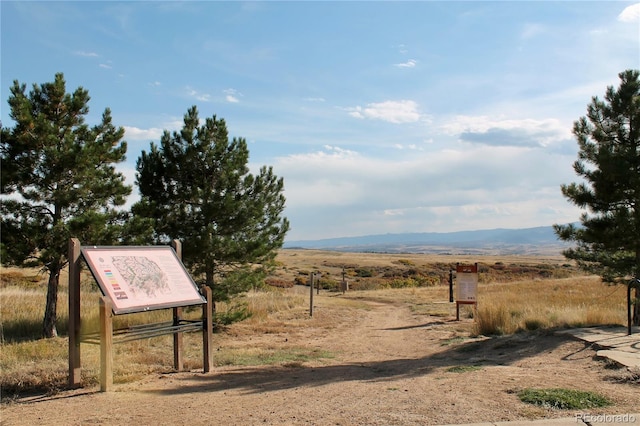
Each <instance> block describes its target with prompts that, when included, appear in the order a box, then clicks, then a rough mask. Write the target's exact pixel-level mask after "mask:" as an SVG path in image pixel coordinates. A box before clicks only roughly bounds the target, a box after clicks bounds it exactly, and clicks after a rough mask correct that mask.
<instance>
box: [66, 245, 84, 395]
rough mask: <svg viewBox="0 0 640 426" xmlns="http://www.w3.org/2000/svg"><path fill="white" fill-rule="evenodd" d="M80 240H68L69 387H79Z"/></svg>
mask: <svg viewBox="0 0 640 426" xmlns="http://www.w3.org/2000/svg"><path fill="white" fill-rule="evenodd" d="M80 380H81V364H80V240H78V239H77V238H71V239H70V240H69V387H71V388H77V387H80Z"/></svg>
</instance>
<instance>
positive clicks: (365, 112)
mask: <svg viewBox="0 0 640 426" xmlns="http://www.w3.org/2000/svg"><path fill="white" fill-rule="evenodd" d="M347 110H348V111H349V115H351V116H352V117H355V118H361V119H365V118H368V119H372V120H382V121H387V122H389V123H394V124H401V123H415V122H416V121H419V120H420V118H421V115H420V112H419V111H418V104H417V103H416V102H415V101H411V100H401V101H384V102H378V103H371V104H367V106H365V107H361V106H356V107H353V108H348V109H347Z"/></svg>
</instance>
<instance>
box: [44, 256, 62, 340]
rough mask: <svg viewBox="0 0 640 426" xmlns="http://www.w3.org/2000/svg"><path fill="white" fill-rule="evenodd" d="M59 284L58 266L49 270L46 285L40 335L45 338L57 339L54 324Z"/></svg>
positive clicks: (56, 313) (56, 314)
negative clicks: (45, 300)
mask: <svg viewBox="0 0 640 426" xmlns="http://www.w3.org/2000/svg"><path fill="white" fill-rule="evenodd" d="M59 283H60V266H59V265H57V264H56V265H55V266H52V267H51V269H50V270H49V284H48V285H47V306H46V308H45V310H44V321H43V324H42V334H43V336H44V337H46V338H50V337H58V330H57V329H56V322H57V321H58V284H59Z"/></svg>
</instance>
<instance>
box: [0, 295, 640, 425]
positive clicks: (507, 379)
mask: <svg viewBox="0 0 640 426" xmlns="http://www.w3.org/2000/svg"><path fill="white" fill-rule="evenodd" d="M325 297H329V296H325ZM363 303H366V304H367V305H368V307H367V308H366V309H342V310H332V309H330V308H325V307H323V299H322V297H319V298H318V308H317V309H316V311H315V312H316V313H315V315H314V319H313V321H308V324H307V325H306V326H296V327H292V328H291V330H286V331H281V332H276V333H264V334H260V335H256V334H255V333H254V334H251V333H247V332H238V333H236V334H235V336H234V337H233V342H234V343H233V344H235V345H243V344H246V345H270V347H278V348H286V347H292V348H294V347H295V348H302V347H303V348H308V349H317V350H322V351H327V352H328V353H332V354H334V356H333V357H332V358H324V359H320V360H314V361H309V362H304V363H290V364H284V365H278V366H258V367H218V368H215V369H214V370H213V371H212V372H211V373H209V374H203V373H201V372H198V371H193V372H183V373H169V374H161V375H158V374H153V375H150V376H148V377H146V378H145V379H144V380H142V381H139V382H135V383H127V384H118V385H115V391H114V392H109V393H100V392H98V389H96V388H92V389H80V390H75V391H66V392H62V393H59V394H57V395H54V396H45V397H35V398H34V397H31V398H27V399H24V400H21V401H16V402H12V403H10V404H3V405H2V407H1V410H2V411H1V413H0V418H1V419H2V420H1V424H2V425H6V426H9V425H36V424H38V425H43V424H45V425H54V424H55V425H89V424H104V425H125V424H126V425H131V424H135V425H157V424H171V425H190V426H193V425H257V424H268V425H304V424H309V425H365V424H366V425H430V424H431V425H435V424H451V423H471V422H480V421H504V420H516V419H539V418H544V417H571V416H573V415H574V414H576V413H577V412H575V411H557V410H556V411H554V410H550V409H545V408H541V407H536V406H531V405H528V404H524V403H522V402H520V400H519V399H518V397H517V391H518V390H520V389H523V388H528V387H538V388H550V387H564V388H570V389H579V390H588V391H596V392H599V393H601V394H604V395H605V396H607V397H608V398H610V399H612V400H613V401H614V402H615V405H614V406H612V407H610V408H606V409H597V410H593V411H592V412H591V413H592V414H597V413H628V412H635V411H637V409H638V407H639V406H640V388H639V387H638V385H637V384H633V383H630V382H621V380H622V379H623V378H624V372H622V371H619V370H615V369H611V368H607V366H606V365H605V364H604V363H603V362H601V361H596V360H594V359H593V357H594V355H595V352H594V351H593V350H592V349H590V348H588V347H585V345H584V344H583V343H582V342H578V341H575V340H571V338H569V337H566V336H564V337H561V336H555V335H543V336H540V335H536V336H533V335H529V334H522V335H515V336H510V337H502V338H491V339H488V338H481V339H471V338H468V337H464V336H465V335H466V332H465V329H468V327H467V326H468V324H467V325H466V326H465V324H464V321H467V322H468V321H471V320H464V321H463V323H462V324H461V323H459V322H455V321H454V318H451V317H432V316H428V315H415V314H414V313H413V312H412V311H411V310H410V309H409V308H408V307H407V306H402V305H397V304H385V303H380V302H372V301H368V302H367V301H363ZM245 327H246V326H245ZM285 329H286V327H285ZM245 331H246V330H245Z"/></svg>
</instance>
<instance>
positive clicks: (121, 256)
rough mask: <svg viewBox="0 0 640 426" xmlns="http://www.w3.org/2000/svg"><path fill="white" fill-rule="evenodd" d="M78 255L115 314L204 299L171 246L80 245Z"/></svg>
mask: <svg viewBox="0 0 640 426" xmlns="http://www.w3.org/2000/svg"><path fill="white" fill-rule="evenodd" d="M82 256H83V257H84V258H85V260H86V261H87V264H88V265H89V269H91V272H92V274H93V276H94V277H95V279H96V281H97V282H98V285H99V287H100V290H102V293H103V294H104V295H105V296H108V297H109V298H110V299H111V303H112V305H113V312H114V313H115V314H121V313H129V312H140V311H147V310H151V309H164V308H171V307H176V306H186V305H196V304H203V303H205V299H204V298H203V297H202V295H201V294H200V293H199V292H198V289H197V286H196V284H195V283H194V282H193V280H192V279H191V277H190V276H189V274H188V272H187V270H186V269H185V268H184V265H183V264H182V262H181V261H180V260H179V259H178V257H177V256H176V254H175V252H174V251H173V249H172V248H171V247H168V246H150V247H82Z"/></svg>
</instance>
